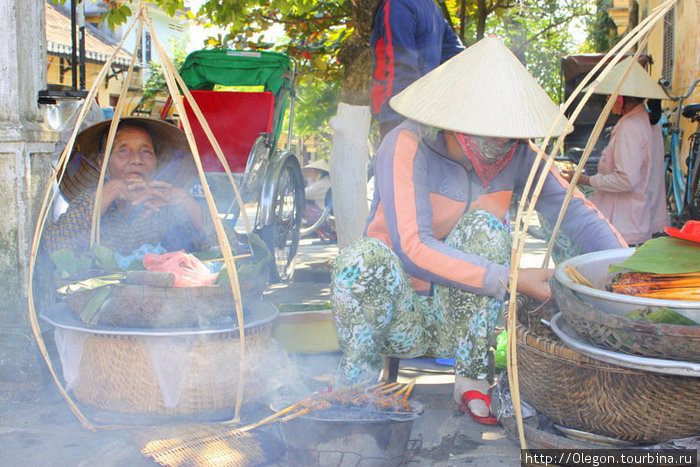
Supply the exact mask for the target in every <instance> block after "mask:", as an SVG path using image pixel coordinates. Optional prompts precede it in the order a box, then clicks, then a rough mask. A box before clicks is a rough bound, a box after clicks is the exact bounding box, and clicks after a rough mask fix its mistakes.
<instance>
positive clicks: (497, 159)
mask: <svg viewBox="0 0 700 467" xmlns="http://www.w3.org/2000/svg"><path fill="white" fill-rule="evenodd" d="M455 135H456V136H457V141H459V145H460V146H461V147H462V150H463V151H464V153H465V154H466V155H467V157H468V158H469V160H470V161H471V163H472V165H473V166H474V171H475V172H476V175H477V176H478V177H479V180H481V184H482V185H484V187H486V188H488V187H489V184H490V183H491V180H493V178H494V177H495V176H496V175H498V174H499V173H500V172H501V170H503V168H504V167H505V166H506V165H508V162H510V158H511V157H513V153H515V149H516V148H517V147H518V144H517V141H515V143H513V142H512V140H510V141H509V142H508V143H506V144H504V145H496V146H493V145H489V144H485V140H492V138H488V139H486V138H482V137H478V136H470V135H467V134H465V133H455ZM510 144H512V145H513V147H512V148H510V149H508V145H510ZM499 146H500V147H501V148H503V147H504V146H505V147H504V148H503V149H502V150H497V148H498V147H499ZM494 149H496V150H494ZM504 154H505V155H504Z"/></svg>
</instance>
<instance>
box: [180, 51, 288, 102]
mask: <svg viewBox="0 0 700 467" xmlns="http://www.w3.org/2000/svg"><path fill="white" fill-rule="evenodd" d="M291 71H292V63H291V60H290V59H289V57H288V56H286V55H285V54H281V53H277V52H266V51H245V50H227V49H209V50H197V51H195V52H192V53H190V54H189V55H188V56H187V58H185V62H184V63H183V65H182V68H181V69H180V75H181V76H182V79H183V80H184V81H185V84H186V85H187V87H188V88H189V89H190V90H204V91H211V90H212V89H213V88H214V85H216V84H219V85H222V86H264V87H265V90H266V91H270V92H272V93H273V94H274V95H277V94H278V93H279V91H280V89H281V88H282V86H285V87H289V80H290V78H291ZM285 75H286V76H285ZM285 78H286V79H285ZM285 82H286V84H285Z"/></svg>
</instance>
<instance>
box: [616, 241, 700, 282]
mask: <svg viewBox="0 0 700 467" xmlns="http://www.w3.org/2000/svg"><path fill="white" fill-rule="evenodd" d="M625 271H632V272H648V273H651V274H683V273H688V272H696V271H700V244H697V243H693V242H689V241H686V240H681V239H679V238H673V237H660V238H653V239H651V240H649V241H647V242H645V243H644V244H643V245H642V246H641V247H639V248H638V249H637V251H635V252H634V253H633V254H632V256H630V257H629V258H627V259H626V260H625V261H623V262H622V263H619V264H611V265H610V269H609V270H608V272H609V273H616V272H625Z"/></svg>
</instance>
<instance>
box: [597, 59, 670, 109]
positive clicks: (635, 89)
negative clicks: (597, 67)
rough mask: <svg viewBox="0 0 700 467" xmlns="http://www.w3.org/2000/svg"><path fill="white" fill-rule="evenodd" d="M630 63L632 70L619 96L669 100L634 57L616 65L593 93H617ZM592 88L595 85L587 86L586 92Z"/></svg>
mask: <svg viewBox="0 0 700 467" xmlns="http://www.w3.org/2000/svg"><path fill="white" fill-rule="evenodd" d="M630 61H633V63H632V68H631V69H630V71H629V73H628V74H627V77H625V81H624V82H623V83H622V86H620V90H619V91H618V95H620V96H630V97H641V98H648V99H668V96H667V95H666V93H664V91H663V90H662V89H661V86H659V85H658V84H656V83H655V82H654V80H653V79H652V77H651V76H649V74H648V73H647V72H646V71H645V70H644V68H642V65H640V64H639V62H637V61H635V60H634V58H633V57H627V58H625V59H624V60H622V61H621V62H619V63H618V64H617V65H615V66H614V67H613V68H612V70H610V73H608V74H607V75H606V76H605V78H603V80H602V81H601V82H600V84H599V85H598V87H597V88H595V89H594V90H593V93H594V94H612V93H613V92H615V88H616V87H617V84H618V83H619V82H620V80H621V79H622V76H623V75H624V74H625V72H626V71H627V67H628V66H629V64H630ZM591 86H593V85H590V86H587V87H586V88H585V89H584V91H587V90H588V89H589V88H590V87H591Z"/></svg>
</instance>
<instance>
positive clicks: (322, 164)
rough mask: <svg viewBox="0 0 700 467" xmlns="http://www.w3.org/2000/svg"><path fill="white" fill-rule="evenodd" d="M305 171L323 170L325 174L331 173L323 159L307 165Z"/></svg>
mask: <svg viewBox="0 0 700 467" xmlns="http://www.w3.org/2000/svg"><path fill="white" fill-rule="evenodd" d="M304 168H305V169H316V170H323V171H324V172H326V173H331V168H330V166H329V165H328V162H327V161H326V160H325V159H318V160H315V161H313V162H312V163H310V164H308V165H307V166H306V167H304Z"/></svg>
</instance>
